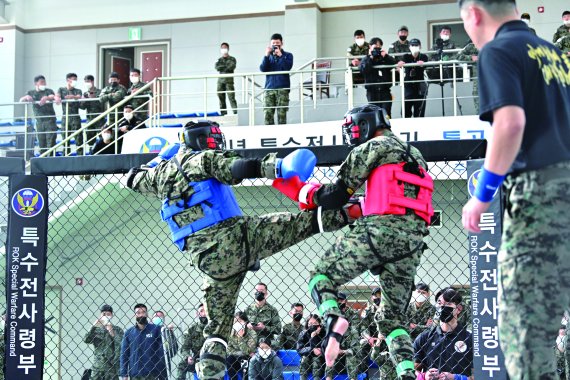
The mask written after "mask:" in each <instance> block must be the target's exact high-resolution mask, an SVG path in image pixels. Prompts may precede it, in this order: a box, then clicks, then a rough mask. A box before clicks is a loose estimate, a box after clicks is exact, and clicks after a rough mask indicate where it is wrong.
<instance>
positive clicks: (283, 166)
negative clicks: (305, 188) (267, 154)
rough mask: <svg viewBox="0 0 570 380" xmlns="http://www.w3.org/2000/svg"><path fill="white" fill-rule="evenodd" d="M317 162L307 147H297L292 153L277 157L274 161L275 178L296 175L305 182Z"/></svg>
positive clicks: (286, 177)
mask: <svg viewBox="0 0 570 380" xmlns="http://www.w3.org/2000/svg"><path fill="white" fill-rule="evenodd" d="M316 164H317V157H316V156H315V154H314V153H313V152H311V151H310V150H309V149H297V150H295V151H294V152H293V153H290V154H288V155H287V156H286V157H285V158H283V159H277V160H276V162H275V177H276V178H285V179H288V178H291V177H294V176H296V175H298V176H299V179H300V180H301V181H302V182H305V181H306V180H307V179H308V178H309V177H310V176H311V174H313V169H314V168H315V165H316Z"/></svg>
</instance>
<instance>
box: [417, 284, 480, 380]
mask: <svg viewBox="0 0 570 380" xmlns="http://www.w3.org/2000/svg"><path fill="white" fill-rule="evenodd" d="M462 301H463V298H462V297H461V294H459V292H457V291H456V290H455V289H452V288H447V289H444V290H443V291H442V293H441V295H440V296H439V298H438V300H437V314H438V315H439V320H440V322H439V325H438V326H433V327H432V328H430V329H428V330H426V331H424V332H423V333H421V334H420V335H419V336H418V337H417V338H416V340H415V341H414V362H415V367H416V370H417V371H420V372H422V373H423V374H424V376H425V379H426V380H435V379H442V378H445V379H453V378H454V377H455V376H456V375H459V376H465V377H467V376H470V375H471V372H472V368H473V349H472V338H471V333H470V332H469V331H467V329H466V328H465V326H464V325H462V324H461V323H460V322H458V320H457V317H458V316H459V313H461V311H462V309H463V305H462ZM455 378H457V377H455Z"/></svg>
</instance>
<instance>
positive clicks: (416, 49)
mask: <svg viewBox="0 0 570 380" xmlns="http://www.w3.org/2000/svg"><path fill="white" fill-rule="evenodd" d="M410 52H411V53H412V54H414V55H416V54H418V53H419V52H420V47H419V46H410Z"/></svg>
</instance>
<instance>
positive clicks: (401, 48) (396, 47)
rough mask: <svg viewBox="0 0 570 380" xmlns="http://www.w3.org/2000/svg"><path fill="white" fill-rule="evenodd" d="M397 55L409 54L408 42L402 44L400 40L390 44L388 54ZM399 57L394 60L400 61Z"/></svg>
mask: <svg viewBox="0 0 570 380" xmlns="http://www.w3.org/2000/svg"><path fill="white" fill-rule="evenodd" d="M398 53H410V42H409V41H408V40H406V41H404V42H402V41H400V40H397V41H394V42H392V45H390V47H389V48H388V54H398ZM400 57H402V56H401V55H399V56H397V57H396V60H398V61H399V60H400V59H399V58H400Z"/></svg>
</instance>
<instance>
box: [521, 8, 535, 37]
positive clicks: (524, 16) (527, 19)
mask: <svg viewBox="0 0 570 380" xmlns="http://www.w3.org/2000/svg"><path fill="white" fill-rule="evenodd" d="M521 20H522V21H523V22H524V23H525V24H527V25H528V29H529V30H530V31H531V32H532V33H533V34H534V35H535V36H536V30H534V28H531V27H530V15H529V14H528V13H523V14H522V15H521Z"/></svg>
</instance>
